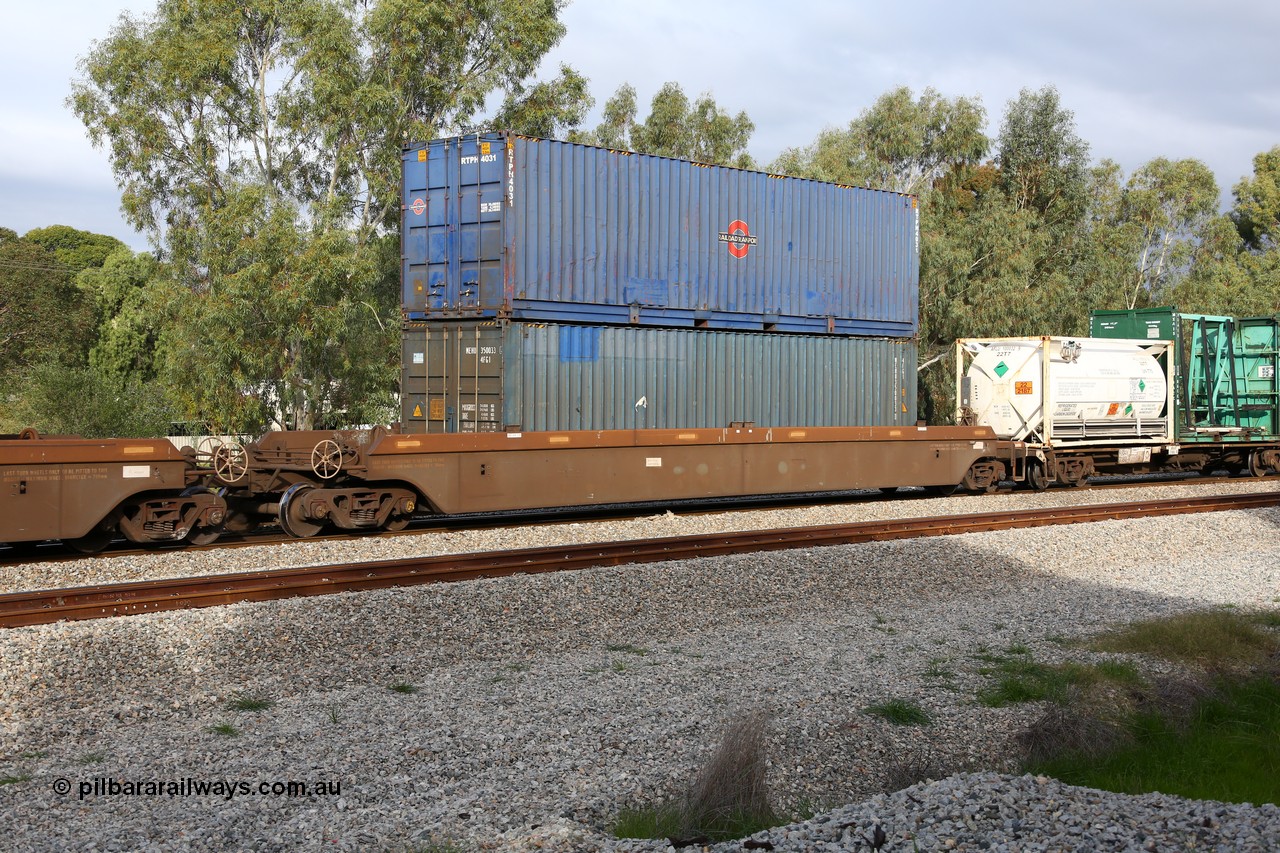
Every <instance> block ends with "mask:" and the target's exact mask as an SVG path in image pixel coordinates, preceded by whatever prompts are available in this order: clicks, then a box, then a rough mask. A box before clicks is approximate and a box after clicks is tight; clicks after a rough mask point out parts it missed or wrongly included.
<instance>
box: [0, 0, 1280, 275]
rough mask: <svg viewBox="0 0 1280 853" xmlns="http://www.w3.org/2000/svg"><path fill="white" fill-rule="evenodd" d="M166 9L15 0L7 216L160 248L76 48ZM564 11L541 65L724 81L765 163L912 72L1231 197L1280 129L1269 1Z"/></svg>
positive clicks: (602, 3)
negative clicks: (83, 95)
mask: <svg viewBox="0 0 1280 853" xmlns="http://www.w3.org/2000/svg"><path fill="white" fill-rule="evenodd" d="M154 8H155V4H154V3H152V2H141V0H134V1H133V2H126V3H112V2H111V0H52V2H45V3H22V4H11V6H10V8H9V9H7V10H6V15H5V19H6V23H7V25H8V27H7V28H8V31H9V33H10V36H9V38H8V39H7V40H6V45H5V50H4V51H3V52H0V75H2V78H3V79H4V80H6V81H7V84H6V86H5V87H4V94H3V96H0V128H3V132H0V226H4V227H8V228H12V229H14V230H15V231H17V232H18V233H19V234H22V233H25V232H26V231H28V230H30V229H32V228H38V227H42V226H45V225H53V224H64V225H71V226H74V227H76V228H83V229H85V230H89V231H95V232H99V233H104V234H111V235H114V236H116V237H119V238H121V239H122V240H124V241H125V242H127V243H129V244H130V245H131V246H133V247H134V248H135V249H138V250H142V249H146V248H147V245H146V241H145V240H144V239H143V238H142V237H141V236H139V235H137V234H134V233H133V232H132V231H131V230H130V229H129V228H128V227H127V226H126V225H125V224H124V222H123V221H122V220H121V218H120V214H119V191H118V189H117V188H116V186H115V180H114V178H113V176H112V174H111V169H110V167H109V165H108V162H107V157H106V155H105V154H104V153H103V152H102V151H100V150H97V149H94V148H93V146H92V145H91V144H90V143H89V141H88V139H87V137H86V135H85V131H84V128H83V126H82V125H81V124H80V123H79V122H78V121H77V120H76V118H75V117H74V116H73V115H72V114H71V112H70V110H68V109H67V108H66V106H65V100H66V97H67V95H68V93H69V84H70V81H71V79H72V78H73V77H74V76H75V75H76V73H77V72H76V62H77V60H78V59H79V57H81V56H83V55H84V54H85V53H86V52H87V51H88V49H89V47H90V45H91V43H92V42H93V41H94V40H95V39H100V38H102V37H104V36H105V35H106V34H107V32H108V30H109V29H110V27H111V25H112V24H113V23H114V21H115V20H116V18H117V17H118V15H119V14H120V12H121V11H124V10H129V11H132V12H135V13H145V12H148V11H150V10H152V9H154ZM563 18H564V22H565V24H566V26H567V27H568V33H567V35H566V36H565V38H564V41H563V42H561V44H560V45H559V47H557V48H556V49H555V51H554V52H553V53H552V54H551V55H550V56H549V57H548V59H547V62H546V63H545V65H544V70H545V72H546V73H545V74H544V76H547V77H549V76H552V75H553V74H554V70H555V68H556V67H557V66H558V65H559V64H560V63H561V62H564V63H568V64H570V65H572V66H574V67H575V68H577V69H578V70H579V71H580V72H582V73H583V74H585V75H586V76H587V77H588V78H589V79H590V81H591V91H592V93H593V94H594V95H595V97H596V101H597V105H598V107H599V106H600V105H603V103H604V101H605V100H606V99H607V98H608V97H609V95H611V94H612V93H613V92H614V91H615V90H616V89H617V87H618V86H619V85H620V84H622V83H624V82H630V83H631V84H632V85H633V86H635V88H636V91H637V94H638V96H639V99H640V102H641V115H642V116H643V115H644V114H645V113H646V112H647V106H648V103H649V100H650V99H651V98H652V97H653V95H654V93H655V92H656V91H657V90H658V88H659V87H660V86H661V85H662V84H663V83H664V82H666V81H669V80H674V81H676V82H678V83H680V85H681V86H683V87H684V90H685V92H686V94H688V95H690V96H691V97H693V96H696V95H697V94H699V93H701V92H705V91H710V92H711V93H712V94H713V95H714V97H715V99H716V101H717V102H718V103H719V104H720V105H721V106H722V107H724V108H726V109H728V110H730V111H731V112H735V113H736V112H737V111H739V110H746V112H747V113H748V114H749V115H750V116H751V118H752V120H753V121H754V122H755V124H756V133H755V136H754V137H753V139H752V143H751V146H750V150H751V153H752V154H753V155H754V156H755V157H756V159H757V160H758V161H760V162H762V163H768V162H769V161H770V160H772V159H773V158H774V157H775V156H777V154H778V153H779V152H780V151H781V150H782V149H783V148H785V147H788V146H792V145H805V144H807V143H809V142H811V141H812V140H813V138H814V137H815V136H816V135H817V133H818V132H819V131H820V130H822V129H823V128H824V127H830V126H842V125H845V124H847V123H848V122H849V120H850V119H852V118H854V117H856V116H857V115H858V114H859V113H860V112H862V111H863V110H864V109H866V108H867V107H868V106H870V105H871V103H872V102H874V101H875V99H876V98H877V97H878V96H879V95H881V94H883V93H884V92H885V91H887V90H889V89H891V88H893V87H895V86H900V85H906V86H909V87H911V89H912V90H913V91H915V92H916V93H917V94H918V93H919V92H920V91H921V90H922V89H924V88H926V87H930V86H932V87H933V88H935V89H937V90H938V91H940V92H941V93H942V94H944V95H946V96H948V97H954V96H958V95H966V96H979V97H981V99H982V102H983V104H984V105H985V106H986V109H987V116H988V128H987V132H988V134H989V135H992V136H994V135H995V134H996V133H997V132H998V131H999V126H1000V120H1001V118H1002V116H1003V114H1004V108H1005V104H1006V103H1007V102H1008V101H1009V100H1010V99H1011V98H1014V97H1016V96H1017V94H1018V91H1019V90H1020V89H1022V88H1031V89H1038V88H1040V87H1041V86H1044V85H1046V84H1050V83H1051V84H1053V85H1055V86H1057V88H1058V90H1059V92H1060V93H1061V96H1062V103H1063V105H1064V106H1065V107H1066V108H1067V109H1070V110H1072V111H1073V112H1074V113H1075V117H1076V124H1077V129H1078V132H1079V134H1080V136H1081V137H1083V138H1084V139H1085V140H1086V141H1087V142H1088V143H1089V145H1090V150H1091V155H1092V157H1093V159H1094V160H1098V159H1101V158H1103V157H1109V158H1111V159H1113V160H1116V161H1118V162H1119V163H1120V164H1121V166H1123V167H1124V169H1125V172H1126V174H1127V173H1128V172H1131V171H1133V170H1134V169H1136V168H1138V167H1139V166H1141V165H1142V164H1143V163H1145V162H1147V161H1148V160H1150V159H1152V158H1154V157H1158V156H1165V157H1169V158H1175V159H1176V158H1183V157H1194V158H1197V159H1200V160H1202V161H1204V162H1205V163H1206V164H1208V166H1209V167H1210V168H1211V169H1212V170H1213V172H1214V174H1215V175H1216V176H1217V179H1218V184H1219V186H1220V188H1221V189H1222V191H1223V196H1224V201H1225V200H1227V199H1229V195H1230V189H1231V187H1232V186H1233V185H1234V184H1235V183H1236V182H1237V181H1238V180H1240V178H1241V177H1244V176H1246V175H1249V174H1252V159H1253V156H1254V155H1255V154H1257V153H1258V152H1260V151H1264V150H1267V149H1269V148H1271V147H1272V146H1275V145H1280V61H1277V59H1276V54H1277V46H1280V3H1276V2H1274V0H1253V2H1245V0H1217V2H1213V3H1207V2H1203V0H1163V2H1137V0H1110V2H1093V0H1074V2H1057V3H1037V2H1027V0H1021V2H1005V0H1000V2H985V3H984V2H969V3H964V2H957V0H915V2H911V3H899V2H886V0H847V2H841V0H808V2H805V3H779V2H777V0H768V2H765V1H764V0H736V2H700V0H642V2H619V0H574V2H572V3H571V4H570V5H569V7H568V8H567V9H566V10H565V12H564V16H563ZM594 123H595V116H593V117H592V119H591V120H590V121H589V122H588V124H589V125H594Z"/></svg>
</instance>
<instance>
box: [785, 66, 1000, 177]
mask: <svg viewBox="0 0 1280 853" xmlns="http://www.w3.org/2000/svg"><path fill="white" fill-rule="evenodd" d="M985 124H986V110H985V108H984V107H983V106H982V101H981V99H980V98H976V97H975V98H966V97H957V98H946V97H944V96H943V95H941V94H940V93H939V92H937V91H936V90H934V89H925V90H924V91H923V92H921V93H920V97H919V98H915V97H914V96H913V94H912V92H911V90H910V89H909V88H907V87H905V86H901V87H898V88H896V89H892V90H890V91H888V92H886V93H885V94H883V95H881V96H880V97H879V98H877V99H876V102H875V103H874V104H872V105H871V107H870V108H868V109H867V110H865V111H864V112H863V113H862V114H861V115H859V116H858V117H857V118H855V119H853V120H852V121H851V122H850V123H849V124H848V126H846V127H844V128H828V129H826V130H824V131H822V132H821V133H820V134H819V135H818V138H817V139H816V140H814V142H813V143H812V144H810V145H809V146H807V147H804V148H788V149H786V150H784V151H783V153H782V154H781V155H780V156H779V158H778V160H777V161H775V163H774V166H773V168H774V169H775V170H776V171H780V172H783V173H785V174H794V175H804V176H805V177H811V178H817V179H819V180H825V181H835V182H837V183H843V184H850V185H858V186H870V187H874V188H876V189H885V190H893V191H895V192H902V193H911V194H913V195H923V194H926V193H927V192H928V191H929V190H930V189H931V188H932V186H933V183H934V182H935V181H937V180H938V179H939V178H941V177H943V176H944V175H946V174H948V173H950V172H951V171H952V170H954V169H956V168H958V167H965V166H972V165H974V164H976V163H978V162H979V161H980V160H981V159H982V158H983V157H984V156H986V154H987V150H988V149H989V148H990V145H991V141H990V140H989V139H988V138H987V136H986V134H985V133H984V132H983V126H984V125H985Z"/></svg>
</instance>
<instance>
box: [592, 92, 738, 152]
mask: <svg viewBox="0 0 1280 853" xmlns="http://www.w3.org/2000/svg"><path fill="white" fill-rule="evenodd" d="M754 132H755V123H754V122H752V121H751V118H750V116H748V115H747V113H746V112H745V111H739V112H738V113H737V115H730V113H729V112H728V111H727V110H725V109H724V108H723V107H721V106H720V105H718V104H717V103H716V101H715V98H714V97H713V96H712V95H711V93H710V92H704V93H703V94H701V95H699V96H698V97H697V99H695V100H694V101H692V102H690V101H689V98H688V96H687V95H685V93H684V90H683V89H682V88H681V87H680V84H679V83H674V82H669V83H664V84H663V86H662V88H660V89H659V90H658V91H657V93H656V94H655V95H654V96H653V100H652V101H651V102H650V105H649V114H648V116H646V118H645V119H644V121H640V120H639V117H638V106H637V101H636V90H635V88H634V87H633V86H632V85H631V84H629V83H624V84H622V85H621V86H619V87H618V90H617V91H616V92H615V93H614V94H613V96H612V97H611V98H609V99H608V100H607V101H606V102H605V106H604V115H603V117H602V119H601V122H600V124H599V125H598V126H597V127H596V129H595V130H594V131H593V132H591V133H577V134H574V135H572V136H571V137H570V138H571V139H574V140H577V141H581V142H587V143H590V144H594V145H603V146H605V147H608V148H618V149H622V150H630V151H639V152H641V153H644V154H657V155H659V156H662V157H679V158H682V159H685V160H695V161H697V162H699V163H714V164H717V165H724V166H735V167H738V168H743V169H750V168H754V167H755V161H754V160H753V159H752V158H751V155H750V154H749V153H747V145H748V144H749V143H750V142H751V134H752V133H754Z"/></svg>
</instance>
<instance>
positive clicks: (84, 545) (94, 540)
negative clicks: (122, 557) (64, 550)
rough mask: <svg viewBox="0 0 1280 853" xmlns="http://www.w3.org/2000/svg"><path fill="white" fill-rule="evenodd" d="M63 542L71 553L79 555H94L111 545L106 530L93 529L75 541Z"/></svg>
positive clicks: (109, 536) (67, 540) (109, 535)
mask: <svg viewBox="0 0 1280 853" xmlns="http://www.w3.org/2000/svg"><path fill="white" fill-rule="evenodd" d="M63 541H64V542H65V543H66V545H67V547H68V548H70V549H71V550H73V551H79V552H80V553H81V554H96V553H98V552H99V551H101V550H102V549H103V548H105V547H107V545H109V544H110V543H111V534H110V533H109V532H108V531H106V530H102V529H101V528H98V527H95V528H94V529H93V530H90V531H89V532H88V533H86V534H85V535H83V536H81V537H79V538H77V539H66V540H63Z"/></svg>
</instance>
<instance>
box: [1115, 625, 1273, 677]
mask: <svg viewBox="0 0 1280 853" xmlns="http://www.w3.org/2000/svg"><path fill="white" fill-rule="evenodd" d="M1277 620H1280V614H1277V613H1275V612H1266V613H1259V614H1252V615H1251V614H1245V613H1238V612H1234V611H1228V610H1213V611H1206V612H1203V613H1187V614H1182V615H1179V616H1172V617H1168V618H1163V619H1150V620H1147V621H1144V622H1135V623H1133V624H1132V625H1128V626H1126V627H1125V628H1122V629H1120V630H1118V631H1114V632H1112V633H1109V634H1104V635H1102V636H1101V637H1098V638H1096V639H1095V640H1093V641H1092V642H1091V643H1090V646H1091V647H1092V648H1094V649H1098V650H1100V651H1107V652H1127V653H1130V654H1148V655H1158V656H1160V657H1164V658H1170V659H1172V660H1177V661H1181V662H1182V663H1188V664H1194V665H1196V666H1199V667H1202V668H1205V669H1213V670H1223V669H1226V670H1240V669H1248V668H1251V667H1257V666H1261V665H1263V664H1265V663H1266V662H1267V661H1268V660H1269V659H1270V658H1272V657H1274V656H1275V655H1276V654H1277V653H1280V636H1277V635H1276V634H1275V633H1273V632H1272V631H1270V630H1268V628H1271V627H1274V626H1273V624H1272V623H1273V622H1274V621H1277Z"/></svg>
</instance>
